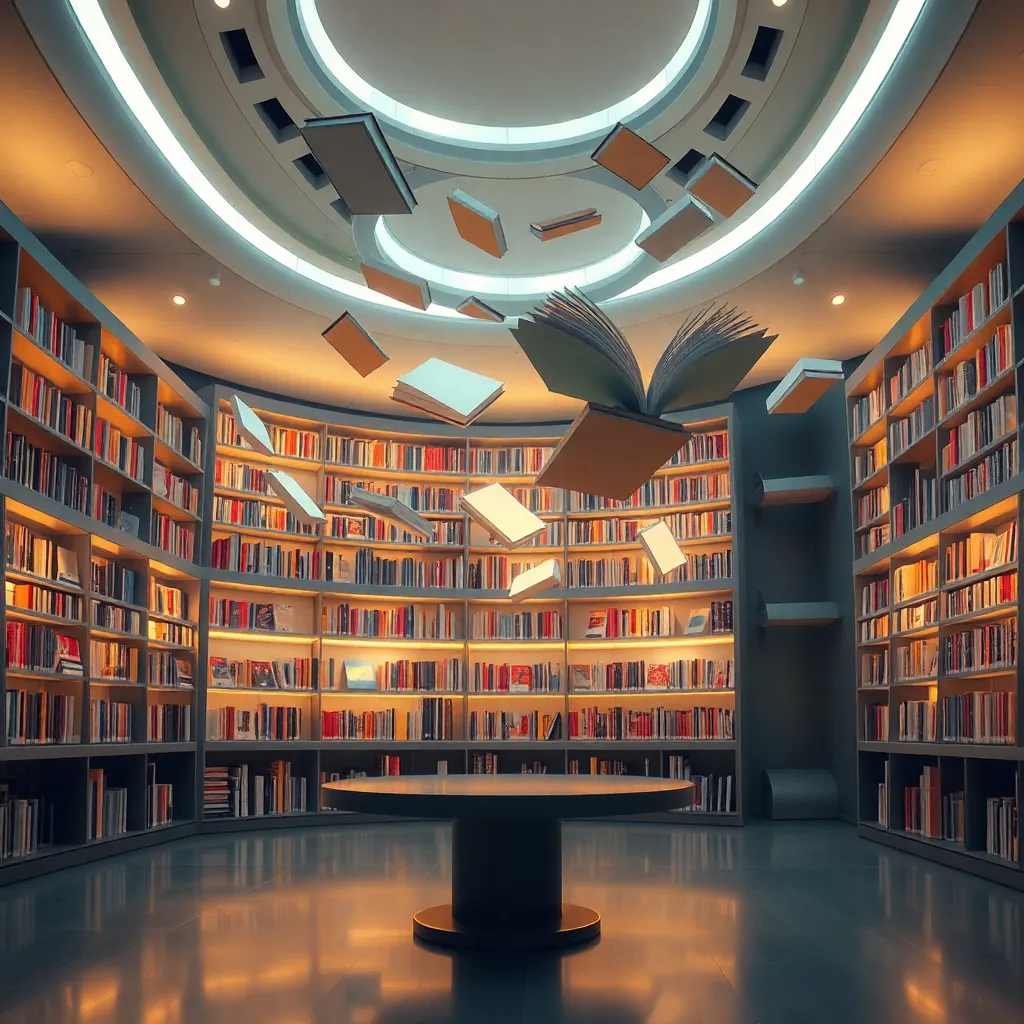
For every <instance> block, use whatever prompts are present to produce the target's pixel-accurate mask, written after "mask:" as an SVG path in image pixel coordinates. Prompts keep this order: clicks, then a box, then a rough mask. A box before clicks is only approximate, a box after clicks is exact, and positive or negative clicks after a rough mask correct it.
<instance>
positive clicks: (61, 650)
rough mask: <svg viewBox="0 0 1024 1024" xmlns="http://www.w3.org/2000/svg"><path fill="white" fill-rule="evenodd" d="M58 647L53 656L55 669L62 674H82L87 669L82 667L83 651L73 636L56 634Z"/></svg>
mask: <svg viewBox="0 0 1024 1024" xmlns="http://www.w3.org/2000/svg"><path fill="white" fill-rule="evenodd" d="M56 640H57V649H56V651H55V652H54V657H53V671H54V672H56V673H57V674H58V675H62V676H82V675H84V674H85V670H84V669H83V667H82V653H81V651H80V650H79V647H78V641H77V640H76V639H75V638H74V637H73V636H65V635H64V634H63V633H58V634H57V635H56Z"/></svg>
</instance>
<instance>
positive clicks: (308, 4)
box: [296, 0, 713, 147]
mask: <svg viewBox="0 0 1024 1024" xmlns="http://www.w3.org/2000/svg"><path fill="white" fill-rule="evenodd" d="M712 10H713V5H712V0H698V3H697V10H696V11H695V12H694V16H693V21H692V22H691V23H690V28H689V29H688V30H687V33H686V36H685V38H684V39H683V41H682V43H681V44H680V46H679V49H678V50H676V52H675V53H674V54H673V55H672V59H671V60H670V61H669V62H668V64H666V65H665V67H663V68H662V69H661V71H659V72H658V73H657V74H656V75H655V76H654V78H652V79H651V80H650V81H649V82H648V83H647V84H646V85H645V86H643V87H642V88H640V89H638V90H637V91H636V92H635V93H633V95H632V96H627V97H626V98H625V99H624V100H620V101H619V102H618V103H615V104H613V105H612V106H610V107H605V108H604V109H603V110H598V111H595V112H594V113H593V114H586V115H584V116H583V117H576V118H573V119H572V120H571V121H560V122H558V123H555V124H536V125H522V126H520V127H502V126H498V125H485V124H469V123H467V122H465V121H451V120H449V119H448V118H446V117H436V116H435V115H434V114H428V113H427V112H426V111H423V110H417V109H416V108H415V107H410V106H408V105H406V104H405V103H399V102H398V100H396V99H393V98H392V97H391V96H388V95H387V93H384V92H381V91H380V89H376V88H374V86H372V85H370V83H369V82H367V81H366V79H365V78H363V77H361V76H360V75H359V73H358V72H357V71H356V70H355V69H354V68H353V67H352V66H351V65H350V64H349V63H348V62H347V61H346V60H345V58H344V57H342V55H341V54H340V53H339V52H338V50H337V47H335V45H334V42H333V41H332V40H331V37H330V35H329V34H328V32H327V30H326V29H325V28H324V23H323V22H322V21H321V20H320V12H319V10H318V9H317V3H316V0H296V11H297V13H298V16H299V25H300V27H301V28H302V31H303V34H304V35H305V37H306V40H307V41H308V43H309V45H310V47H311V48H312V50H313V53H314V55H315V56H316V58H317V60H319V61H320V65H321V66H322V67H323V69H324V70H325V71H326V72H327V74H329V75H330V76H331V77H332V78H333V79H334V80H335V82H336V83H337V84H338V85H340V86H341V88H343V89H344V90H345V91H346V92H348V93H349V94H350V95H352V96H354V97H355V98H356V99H357V100H359V101H360V102H362V103H365V104H366V105H367V107H368V108H369V109H370V110H373V111H376V112H377V113H379V114H380V115H381V116H382V117H386V118H388V119H389V120H391V121H394V122H395V123H396V124H400V125H403V126H404V127H406V128H408V129H410V130H411V131H413V132H416V133H418V134H421V135H422V134H425V135H433V136H434V137H435V138H438V139H443V140H444V141H445V142H449V143H450V142H459V143H468V144H472V145H479V144H483V145H486V146H501V147H521V146H535V145H538V144H540V143H546V144H555V143H564V142H570V141H572V140H573V139H581V138H584V137H586V136H587V135H596V134H597V133H598V132H600V131H602V130H608V129H610V128H612V127H613V126H614V125H616V124H618V122H619V121H628V120H629V119H630V118H631V117H634V116H635V115H636V114H638V113H639V112H640V111H641V110H643V108H644V107H646V106H648V104H651V103H654V102H655V101H656V100H658V99H660V98H661V97H662V96H664V95H665V93H666V92H668V90H669V89H670V88H671V87H672V86H673V85H674V84H675V82H676V81H677V80H678V78H679V76H680V75H681V74H682V73H683V72H684V71H685V70H686V68H687V67H688V66H689V64H690V62H691V61H692V60H693V58H694V56H695V55H696V53H697V49H698V48H699V46H700V43H701V40H702V39H703V38H704V34H705V32H706V31H707V29H708V26H709V25H710V23H711V12H712Z"/></svg>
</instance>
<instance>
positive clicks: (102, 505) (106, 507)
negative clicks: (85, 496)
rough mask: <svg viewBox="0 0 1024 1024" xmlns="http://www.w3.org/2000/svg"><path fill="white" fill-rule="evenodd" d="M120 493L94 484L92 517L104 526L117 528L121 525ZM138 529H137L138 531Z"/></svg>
mask: <svg viewBox="0 0 1024 1024" xmlns="http://www.w3.org/2000/svg"><path fill="white" fill-rule="evenodd" d="M118 505H119V501H118V495H117V494H115V493H114V491H108V490H107V489H106V488H105V487H101V486H100V485H99V484H93V485H92V517H93V519H95V520H96V521H97V522H99V523H103V525H104V526H111V527H114V528H115V529H117V528H118V527H119V526H120V515H121V514H120V512H119V511H118ZM137 532H138V531H137V530H136V533H137Z"/></svg>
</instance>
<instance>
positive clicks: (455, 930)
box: [323, 775, 693, 949]
mask: <svg viewBox="0 0 1024 1024" xmlns="http://www.w3.org/2000/svg"><path fill="white" fill-rule="evenodd" d="M323 791H324V793H323V795H324V803H325V805H326V806H328V807H332V808H335V809H339V810H347V811H364V812H367V813H371V814H384V815H391V816H395V817H407V818H444V819H451V821H452V901H451V903H446V904H444V905H443V906H438V907H430V908H428V909H427V910H421V911H420V912H419V913H418V914H416V915H415V916H414V917H413V935H415V936H416V937H417V938H420V939H423V940H424V941H426V942H433V943H437V944H440V945H445V946H462V947H471V948H476V949H534V948H542V947H547V948H550V947H552V946H566V945H572V944H575V943H579V942H587V941H589V940H590V939H593V938H596V937H597V936H598V935H600V933H601V916H600V915H599V914H598V913H597V912H596V911H594V910H590V909H589V908H588V907H579V906H576V905H575V904H572V903H563V902H562V819H563V818H607V817H615V816H619V815H627V814H646V813H651V812H655V811H667V810H672V809H673V808H678V807H686V806H688V805H689V803H690V802H691V800H692V797H693V792H692V791H693V783H692V782H684V781H682V780H681V779H651V778H640V777H631V776H628V775H619V776H614V775H579V776H577V775H441V776H437V775H412V776H399V777H390V778H380V779H346V780H345V781H343V782H328V783H325V784H324V786H323Z"/></svg>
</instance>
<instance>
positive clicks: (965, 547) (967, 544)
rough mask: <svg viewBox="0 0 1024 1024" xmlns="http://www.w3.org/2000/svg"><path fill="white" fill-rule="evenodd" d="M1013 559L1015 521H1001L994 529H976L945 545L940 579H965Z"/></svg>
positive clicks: (1014, 555)
mask: <svg viewBox="0 0 1024 1024" xmlns="http://www.w3.org/2000/svg"><path fill="white" fill-rule="evenodd" d="M1016 560H1017V521H1016V519H1013V520H1011V521H1010V522H1008V523H1003V524H1002V525H1000V526H998V527H997V528H996V529H995V530H994V531H976V532H973V533H970V534H968V535H967V536H966V537H963V538H961V539H959V540H954V541H952V542H950V543H949V544H948V545H947V546H946V550H945V552H944V555H943V569H944V572H943V579H944V580H946V581H954V580H962V579H967V578H969V577H971V576H976V575H977V574H978V573H982V572H988V571H989V570H990V569H995V568H998V567H999V566H1000V565H1007V564H1008V563H1010V562H1015V561H1016Z"/></svg>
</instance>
